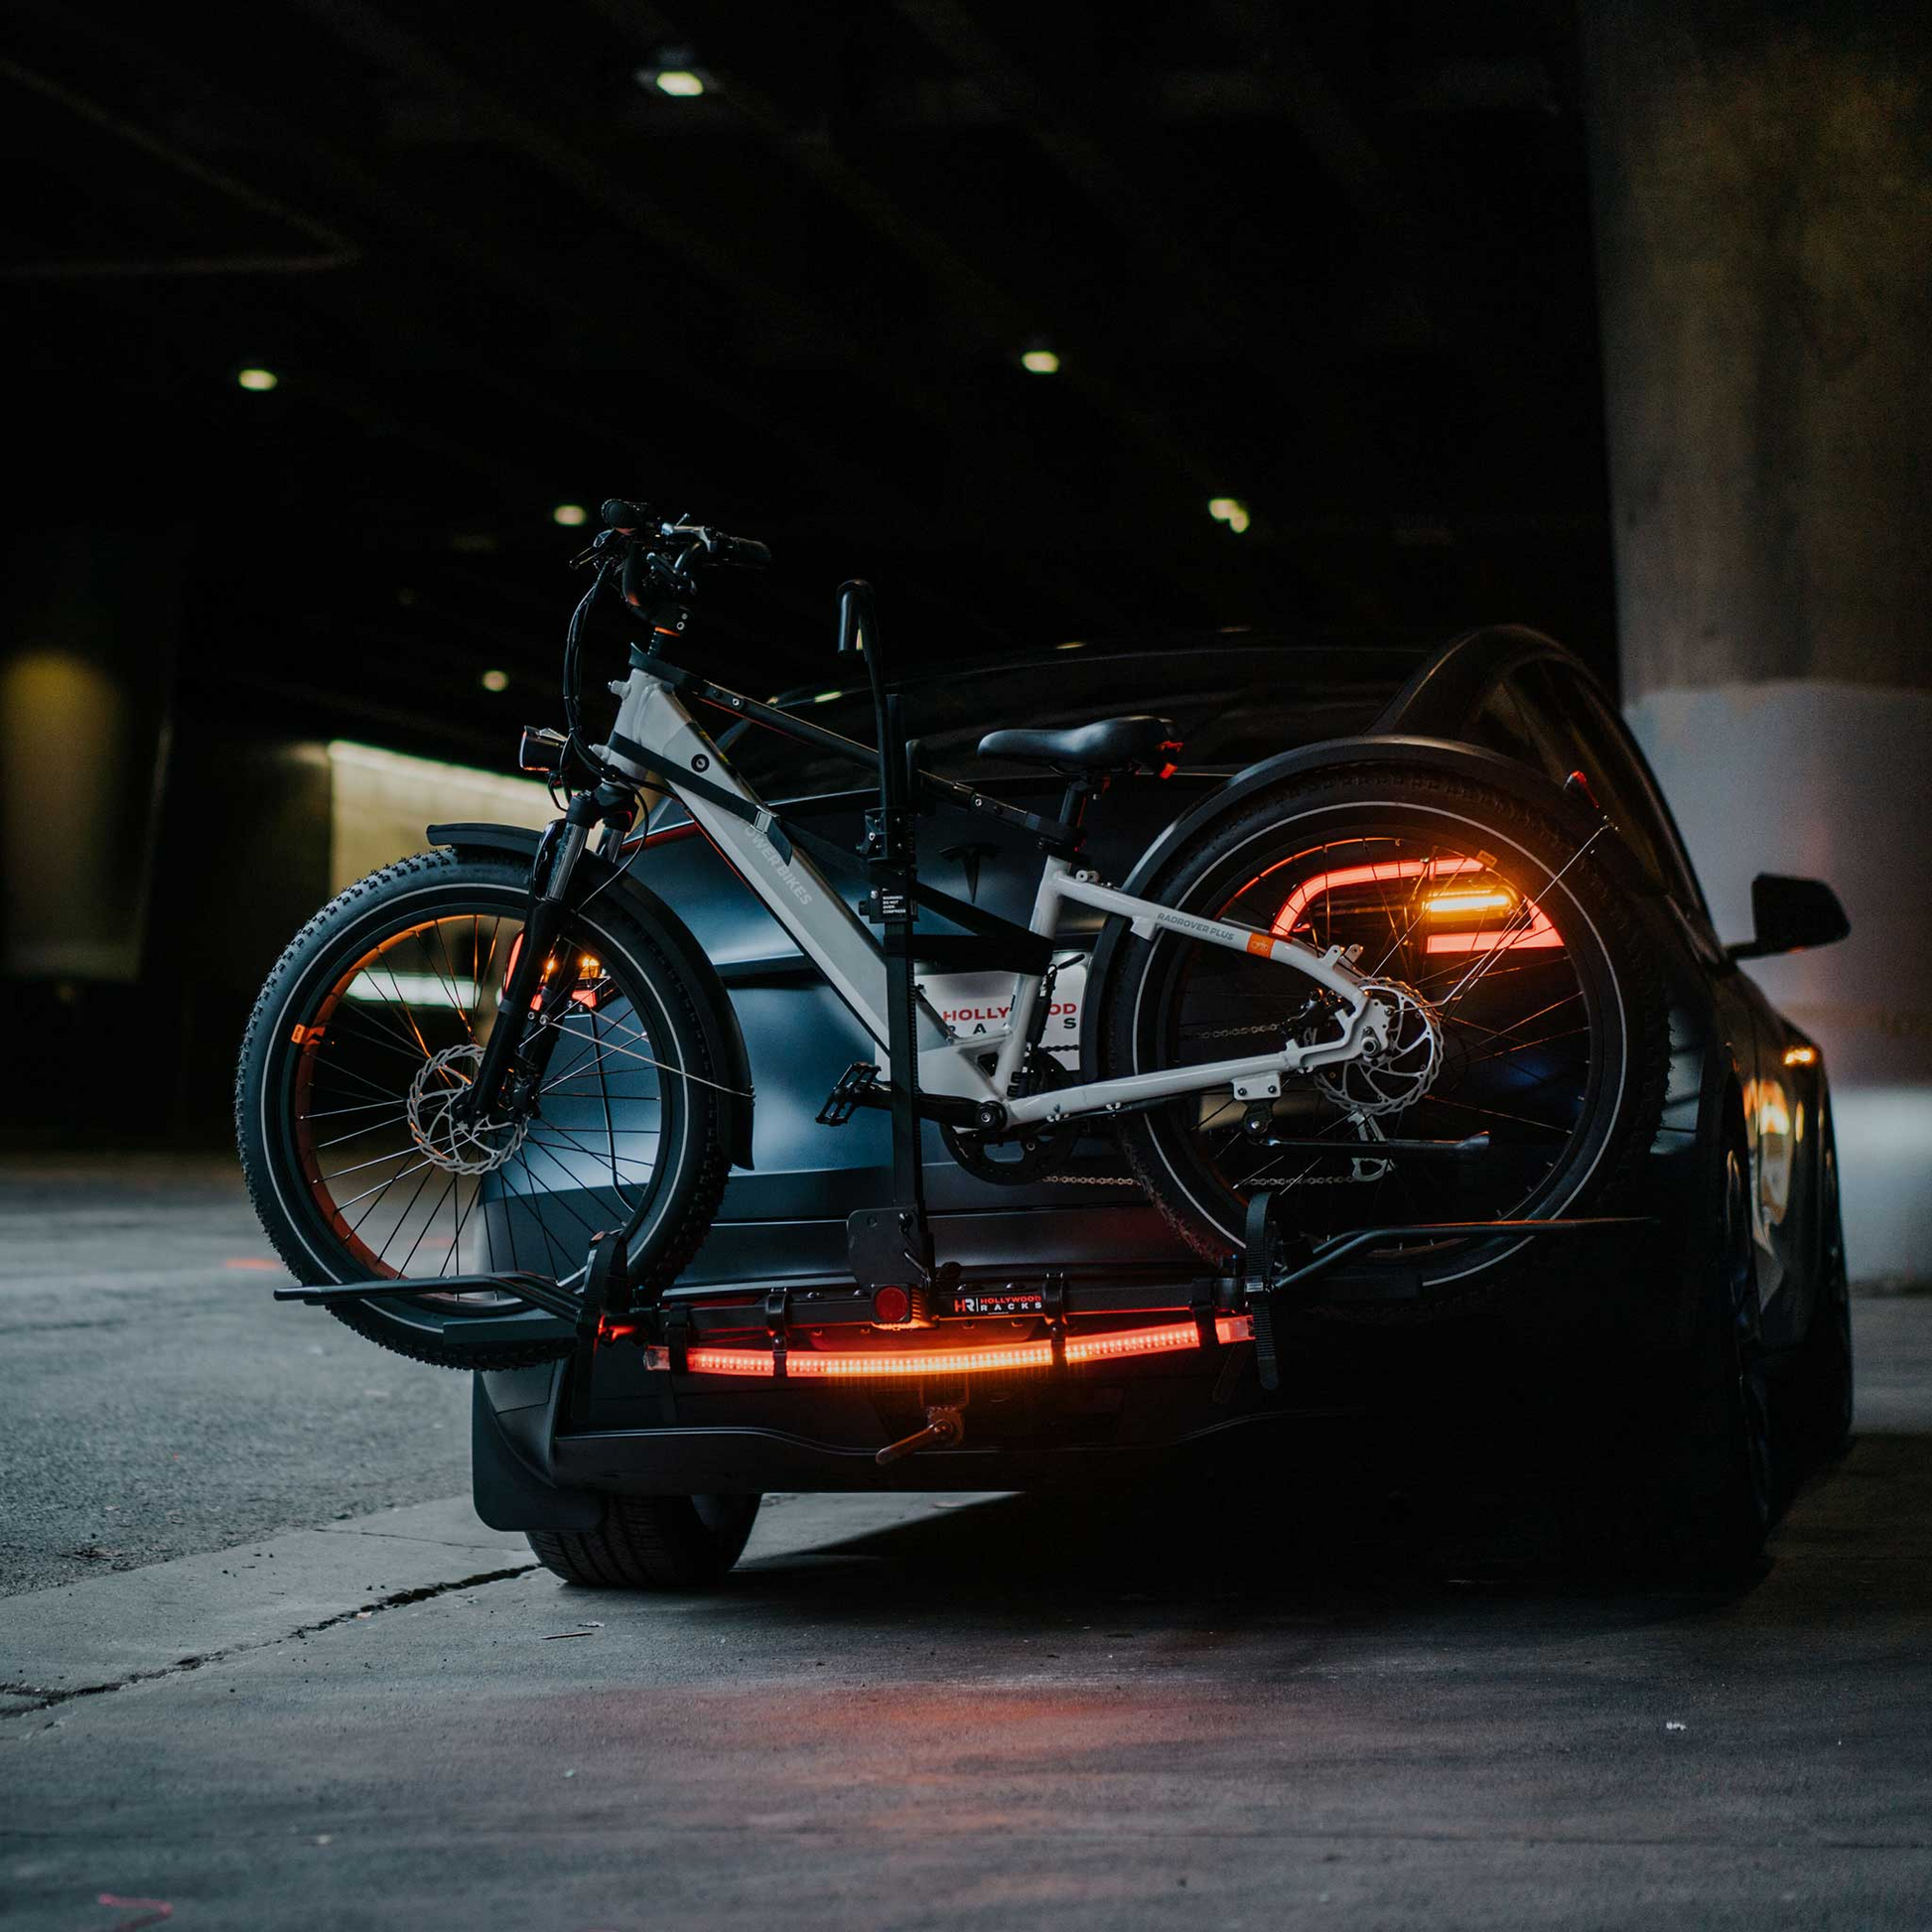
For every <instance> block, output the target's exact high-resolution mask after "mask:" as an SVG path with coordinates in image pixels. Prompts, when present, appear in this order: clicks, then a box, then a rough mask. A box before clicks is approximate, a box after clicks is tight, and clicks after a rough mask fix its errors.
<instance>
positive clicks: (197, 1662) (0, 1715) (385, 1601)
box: [0, 1563, 543, 1724]
mask: <svg viewBox="0 0 1932 1932" xmlns="http://www.w3.org/2000/svg"><path fill="white" fill-rule="evenodd" d="M542 1567H543V1566H542V1565H541V1564H536V1563H519V1564H515V1565H513V1566H511V1567H510V1568H509V1569H507V1570H483V1571H479V1572H478V1573H477V1574H476V1575H475V1576H474V1577H459V1578H457V1579H456V1581H455V1582H454V1583H448V1584H422V1585H419V1586H418V1587H415V1588H414V1589H398V1590H394V1591H391V1592H390V1594H389V1595H387V1596H377V1597H374V1598H372V1599H371V1600H370V1601H368V1602H366V1603H357V1604H356V1605H355V1606H354V1607H353V1608H352V1609H346V1610H338V1611H337V1612H336V1614H335V1615H334V1616H325V1617H320V1618H318V1619H317V1620H316V1621H315V1622H314V1623H303V1624H298V1625H297V1626H296V1628H295V1629H293V1630H289V1631H285V1632H284V1633H283V1634H282V1635H281V1636H279V1637H264V1638H262V1639H261V1640H260V1642H258V1643H237V1644H231V1645H229V1647H228V1648H227V1649H225V1650H210V1651H209V1652H207V1655H206V1656H196V1657H178V1658H176V1660H175V1661H174V1662H173V1663H172V1664H164V1665H162V1666H161V1667H160V1668H159V1669H156V1670H138V1671H131V1672H130V1673H129V1674H128V1675H127V1676H126V1677H117V1678H113V1679H111V1680H110V1681H109V1682H107V1683H105V1684H76V1685H73V1686H72V1687H70V1688H69V1689H68V1690H64V1691H51V1690H48V1689H46V1688H45V1687H44V1686H42V1685H38V1684H5V1683H0V1698H22V1699H28V1700H31V1702H27V1703H23V1704H21V1705H19V1706H17V1707H16V1708H14V1709H12V1710H8V1711H0V1724H4V1723H5V1722H6V1721H7V1720H8V1719H9V1718H31V1717H33V1716H35V1715H36V1714H37V1713H38V1712H42V1711H51V1710H53V1709H54V1707H55V1706H56V1705H61V1704H70V1703H72V1702H73V1700H74V1699H75V1698H92V1697H103V1696H105V1695H106V1694H107V1693H108V1692H109V1691H124V1690H126V1689H127V1688H128V1687H129V1686H130V1685H134V1684H153V1683H158V1682H160V1681H161V1680H162V1679H164V1678H169V1677H185V1676H187V1674H188V1673H189V1672H190V1671H196V1670H200V1669H202V1668H203V1666H204V1665H207V1664H220V1663H225V1662H226V1661H227V1660H228V1659H229V1658H230V1657H242V1656H246V1655H247V1654H248V1653H249V1652H250V1651H255V1650H272V1649H274V1647H275V1646H276V1645H277V1644H284V1643H295V1642H298V1641H300V1640H301V1639H302V1638H304V1637H312V1636H314V1635H315V1634H316V1632H317V1631H318V1630H333V1629H334V1628H335V1627H336V1625H337V1624H339V1623H349V1622H352V1621H353V1620H354V1619H355V1618H357V1617H360V1616H374V1615H375V1614H376V1613H377V1612H378V1611H381V1610H394V1609H400V1608H401V1607H402V1606H403V1605H404V1604H405V1603H422V1602H426V1601H427V1600H428V1599H429V1598H430V1597H432V1596H447V1595H448V1594H449V1593H450V1591H451V1590H455V1589H478V1588H481V1587H483V1585H484V1584H506V1583H508V1582H509V1581H510V1580H511V1579H512V1578H515V1577H527V1576H528V1575H529V1574H530V1572H531V1571H532V1570H540V1569H541V1568H542Z"/></svg>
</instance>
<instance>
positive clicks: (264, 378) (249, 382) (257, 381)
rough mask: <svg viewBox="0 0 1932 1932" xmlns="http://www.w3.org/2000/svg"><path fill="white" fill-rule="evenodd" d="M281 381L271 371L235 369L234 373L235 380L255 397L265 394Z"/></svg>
mask: <svg viewBox="0 0 1932 1932" xmlns="http://www.w3.org/2000/svg"><path fill="white" fill-rule="evenodd" d="M281 379H282V378H281V377H280V376H279V375H277V374H276V373H275V371H274V370H273V369H237V370H236V371H235V380H236V381H237V382H238V383H240V384H241V386H242V387H243V388H244V389H252V390H254V391H255V393H256V394H257V395H263V394H266V393H267V391H268V390H270V389H272V388H274V387H275V385H276V384H277V383H278V382H280V381H281Z"/></svg>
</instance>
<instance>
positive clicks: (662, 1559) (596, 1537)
mask: <svg viewBox="0 0 1932 1932" xmlns="http://www.w3.org/2000/svg"><path fill="white" fill-rule="evenodd" d="M762 1501H763V1498H762V1497H761V1496H612V1497H610V1498H608V1499H607V1501H606V1503H605V1507H604V1520H603V1522H602V1523H600V1524H599V1525H598V1527H597V1528H596V1529H594V1530H532V1531H530V1533H529V1537H530V1548H531V1549H532V1550H533V1551H534V1552H535V1553H536V1557H537V1560H538V1562H540V1563H541V1564H542V1565H543V1567H544V1568H545V1569H546V1570H550V1571H554V1572H555V1573H556V1574H557V1575H558V1576H559V1577H561V1578H562V1579H563V1580H564V1581H565V1583H567V1584H583V1585H586V1586H587V1587H590V1588H593V1589H701V1588H703V1587H705V1586H706V1585H707V1584H715V1583H716V1582H717V1581H718V1580H719V1578H721V1577H723V1576H724V1575H725V1574H726V1573H727V1572H728V1571H729V1570H730V1569H731V1567H732V1565H733V1564H735V1563H736V1562H737V1561H738V1559H739V1558H740V1556H741V1555H743V1554H744V1550H745V1541H746V1539H747V1538H748V1537H749V1536H750V1535H751V1534H752V1524H753V1523H754V1521H755V1520H756V1519H757V1517H758V1513H759V1503H760V1502H762Z"/></svg>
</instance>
